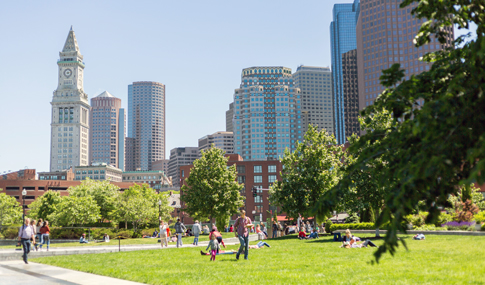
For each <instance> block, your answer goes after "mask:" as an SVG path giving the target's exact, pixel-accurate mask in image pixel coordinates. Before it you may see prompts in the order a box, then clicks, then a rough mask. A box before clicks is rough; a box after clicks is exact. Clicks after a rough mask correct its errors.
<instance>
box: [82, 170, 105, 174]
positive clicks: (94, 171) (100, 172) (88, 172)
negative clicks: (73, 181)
mask: <svg viewBox="0 0 485 285" xmlns="http://www.w3.org/2000/svg"><path fill="white" fill-rule="evenodd" d="M81 173H82V174H93V173H94V174H105V171H104V170H83V171H81V170H76V174H81Z"/></svg>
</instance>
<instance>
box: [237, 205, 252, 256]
mask: <svg viewBox="0 0 485 285" xmlns="http://www.w3.org/2000/svg"><path fill="white" fill-rule="evenodd" d="M252 226H253V224H251V219H250V218H248V217H246V211H244V210H241V216H240V217H239V218H237V220H236V223H235V224H234V227H235V228H236V237H237V238H239V243H240V244H241V246H240V247H239V250H238V252H237V254H236V259H239V255H240V254H241V252H242V251H243V250H244V259H246V260H248V253H249V230H248V229H249V228H251V227H252Z"/></svg>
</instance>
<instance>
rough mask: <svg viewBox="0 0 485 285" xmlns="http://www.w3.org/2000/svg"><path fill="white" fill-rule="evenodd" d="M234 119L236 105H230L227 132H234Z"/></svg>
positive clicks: (227, 112)
mask: <svg viewBox="0 0 485 285" xmlns="http://www.w3.org/2000/svg"><path fill="white" fill-rule="evenodd" d="M233 117H234V103H231V104H229V110H227V111H226V132H233V131H234V129H233V126H232V119H233Z"/></svg>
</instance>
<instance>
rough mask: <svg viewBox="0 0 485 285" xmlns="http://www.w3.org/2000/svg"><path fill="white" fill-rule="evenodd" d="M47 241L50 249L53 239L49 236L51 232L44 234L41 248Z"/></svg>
mask: <svg viewBox="0 0 485 285" xmlns="http://www.w3.org/2000/svg"><path fill="white" fill-rule="evenodd" d="M46 243H47V250H49V246H50V245H51V239H50V238H49V234H44V235H42V244H41V245H40V248H42V246H43V245H44V244H46Z"/></svg>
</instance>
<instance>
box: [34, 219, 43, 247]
mask: <svg viewBox="0 0 485 285" xmlns="http://www.w3.org/2000/svg"><path fill="white" fill-rule="evenodd" d="M42 224H43V220H42V219H39V220H38V221H37V225H35V233H36V237H37V242H36V243H35V251H38V250H39V245H40V244H42V233H41V232H40V228H42Z"/></svg>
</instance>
